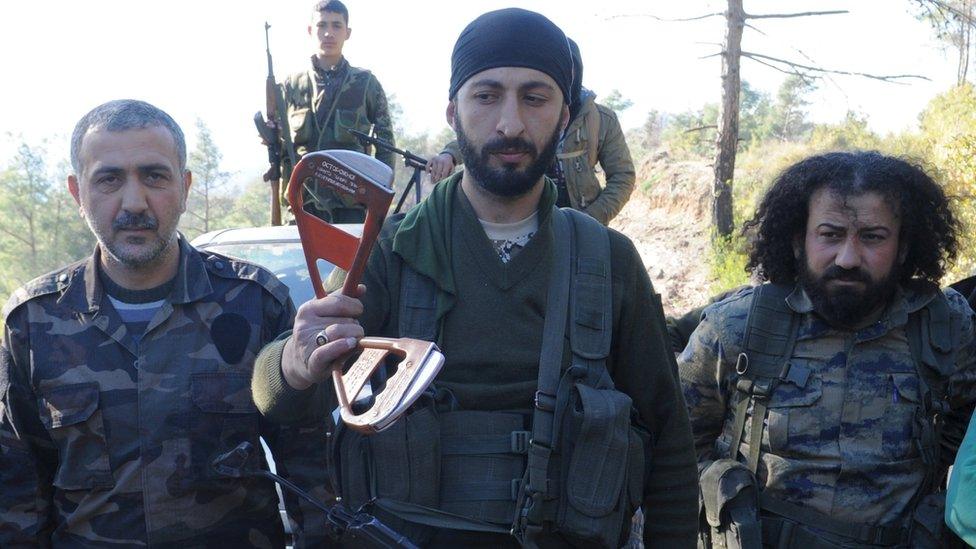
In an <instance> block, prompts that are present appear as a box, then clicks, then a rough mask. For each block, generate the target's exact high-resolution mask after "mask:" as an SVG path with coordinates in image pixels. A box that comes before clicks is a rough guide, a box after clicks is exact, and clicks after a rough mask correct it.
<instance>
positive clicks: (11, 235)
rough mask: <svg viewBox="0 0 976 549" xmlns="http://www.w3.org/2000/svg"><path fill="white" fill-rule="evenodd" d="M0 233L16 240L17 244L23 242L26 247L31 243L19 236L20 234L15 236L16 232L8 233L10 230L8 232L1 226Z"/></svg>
mask: <svg viewBox="0 0 976 549" xmlns="http://www.w3.org/2000/svg"><path fill="white" fill-rule="evenodd" d="M0 232H2V233H4V234H6V235H7V236H9V237H10V238H13V239H14V240H17V241H19V242H23V243H24V244H26V245H28V246H30V245H31V241H30V239H28V238H24V237H23V236H21V235H20V234H17V233H16V232H14V231H10V230H8V229H7V228H6V227H4V226H3V225H0Z"/></svg>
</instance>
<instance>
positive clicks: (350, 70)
mask: <svg viewBox="0 0 976 549" xmlns="http://www.w3.org/2000/svg"><path fill="white" fill-rule="evenodd" d="M340 65H344V67H341V68H340V72H342V73H343V74H344V77H343V81H342V82H341V83H340V84H339V86H338V90H339V91H338V93H337V94H336V97H335V98H333V97H326V94H325V93H323V91H322V90H320V89H318V86H317V84H316V80H315V70H316V68H315V67H314V66H312V67H310V68H309V70H307V71H304V72H299V73H295V74H292V75H291V76H289V77H288V78H287V79H286V80H285V82H284V85H283V88H284V97H285V104H286V105H287V110H288V125H289V127H290V129H291V140H292V143H293V145H294V146H295V152H296V153H298V157H299V158H301V157H302V156H303V155H305V154H306V153H309V152H313V151H321V150H325V149H348V150H352V151H358V152H362V153H367V154H369V152H370V151H369V150H367V149H366V148H365V147H363V145H362V144H361V143H360V142H359V141H358V140H357V139H356V137H355V136H354V135H352V134H350V133H349V132H348V130H350V129H353V130H358V131H361V132H363V133H366V134H369V133H370V130H371V129H372V130H373V131H374V133H375V135H376V137H378V138H380V139H383V140H385V141H388V142H390V143H394V138H393V123H392V122H391V119H390V110H389V107H388V105H387V101H386V93H384V92H383V86H381V85H380V83H379V80H377V79H376V77H375V76H373V73H371V72H370V71H368V70H365V69H360V68H357V67H353V66H350V65H349V62H348V61H346V59H345V58H343V59H342V61H341V62H340ZM374 153H375V156H376V158H377V160H379V161H381V162H383V163H384V164H386V165H387V166H389V167H390V168H391V169H394V170H395V169H396V165H395V163H394V156H393V153H392V152H390V151H386V150H376V151H374ZM282 157H283V158H287V155H282ZM286 193H287V191H286ZM285 196H286V197H287V194H285ZM313 198H315V199H316V202H319V203H320V204H326V203H328V202H330V201H336V200H338V199H337V198H335V197H332V196H326V197H318V196H314V195H313ZM346 206H347V207H348V206H350V205H346ZM323 207H326V208H327V207H328V206H323Z"/></svg>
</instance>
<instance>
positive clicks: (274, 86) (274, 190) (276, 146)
mask: <svg viewBox="0 0 976 549" xmlns="http://www.w3.org/2000/svg"><path fill="white" fill-rule="evenodd" d="M270 28H271V25H269V24H268V22H267V21H265V22H264V47H265V52H267V55H268V78H267V79H266V80H265V84H264V95H265V112H267V115H268V117H267V119H265V118H264V115H262V114H261V111H258V112H256V113H254V125H255V126H257V129H258V135H260V136H261V141H262V142H263V143H264V145H265V146H266V147H268V163H269V164H270V167H269V168H268V171H266V172H264V176H263V179H264V180H265V181H267V182H269V183H271V224H272V225H281V180H282V179H284V180H285V181H288V179H289V178H290V177H291V174H290V173H285V174H282V173H281V149H282V148H284V149H285V150H286V151H288V159H289V160H290V161H291V164H290V166H289V168H288V170H287V171H289V172H290V171H291V169H292V168H294V166H295V164H297V163H298V160H297V159H296V158H295V149H294V147H292V144H291V129H290V128H289V127H288V117H287V116H286V114H287V107H286V106H285V98H284V96H283V95H282V93H281V87H279V86H278V82H277V81H276V80H275V75H274V68H273V66H272V63H271V44H270V42H269V41H268V29H270Z"/></svg>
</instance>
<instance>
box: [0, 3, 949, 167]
mask: <svg viewBox="0 0 976 549" xmlns="http://www.w3.org/2000/svg"><path fill="white" fill-rule="evenodd" d="M345 3H346V5H347V6H348V8H349V11H350V21H349V25H350V27H351V28H352V29H353V32H352V37H351V38H350V40H349V41H348V42H346V46H345V55H346V58H347V59H348V60H349V61H350V63H351V64H353V65H354V66H359V67H364V68H368V69H370V70H372V71H373V73H374V74H375V75H376V76H377V78H378V79H379V81H380V82H381V83H382V85H383V87H384V89H385V90H386V93H387V95H388V96H390V97H394V98H395V101H396V102H397V103H399V105H400V106H401V107H402V109H403V120H402V125H403V126H404V127H405V128H407V130H408V131H409V132H411V133H418V132H421V131H429V132H430V133H432V134H436V133H437V132H439V131H440V130H441V129H443V128H444V127H445V126H446V122H445V118H444V110H445V107H446V106H447V88H448V81H449V78H450V53H451V49H452V47H453V44H454V41H455V40H456V38H457V35H458V34H459V33H460V31H461V29H463V28H464V26H465V25H466V24H467V23H468V22H470V21H471V20H472V19H474V18H475V17H477V16H478V15H479V14H481V13H484V12H485V11H489V10H492V9H498V8H503V7H508V6H511V5H512V4H513V3H512V2H498V1H488V0H464V1H461V2H439V1H427V0H413V1H399V2H395V1H387V0H347V1H346V2H345ZM518 4H519V6H520V7H524V8H526V9H531V10H534V11H538V12H541V13H543V14H545V15H546V16H548V17H549V18H550V19H552V20H553V21H554V22H555V23H556V24H558V25H559V26H560V27H562V28H563V30H564V31H565V32H566V34H567V35H568V36H570V37H572V38H574V39H575V40H576V42H577V43H578V44H579V46H580V50H581V52H582V56H583V66H584V72H583V75H584V76H583V83H584V85H585V86H586V87H588V88H591V89H593V90H594V91H596V93H597V95H598V98H597V100H598V101H599V97H600V96H606V95H607V94H609V93H610V92H611V91H612V90H614V89H616V90H619V91H620V93H621V94H622V95H623V97H624V98H626V99H629V100H630V101H633V106H631V107H630V108H629V109H627V110H626V111H624V112H622V113H621V114H620V118H621V123H622V125H623V127H624V129H628V128H631V127H636V126H640V125H641V124H642V123H643V121H644V120H645V119H646V116H647V113H648V112H649V111H650V110H652V109H654V110H658V111H662V112H681V111H686V110H690V109H698V108H700V107H701V106H702V105H704V104H705V103H707V102H717V101H718V100H719V97H720V92H721V90H720V86H721V81H720V71H721V66H720V60H719V58H718V57H716V56H714V54H715V53H717V52H718V50H719V47H720V43H721V41H722V39H723V36H724V20H723V18H721V17H710V18H706V19H702V20H699V21H689V22H668V21H661V20H660V19H659V18H671V19H674V18H687V17H694V16H699V15H704V14H708V13H715V12H721V11H722V10H723V9H724V2H719V1H707V0H700V1H693V0H687V1H683V2H670V1H665V0H640V1H632V0H601V1H600V2H570V1H566V0H522V1H521V2H519V3H518ZM311 5H312V2H309V1H307V0H277V1H271V0H268V1H261V2H257V1H248V0H239V1H237V2H228V1H225V0H195V1H190V0H168V1H167V2H149V1H146V0H85V1H78V0H72V1H64V0H33V1H31V2H23V1H18V2H4V3H3V4H2V7H0V15H2V20H3V21H4V22H5V23H6V24H5V28H4V31H3V32H0V52H3V53H2V54H0V74H2V75H4V78H3V80H4V84H3V85H2V86H0V99H2V102H0V105H2V107H0V163H5V162H6V161H7V160H8V159H9V158H10V156H11V155H12V154H13V152H14V150H15V148H16V145H17V144H18V143H19V142H20V141H21V140H26V141H27V142H28V143H32V144H36V143H40V142H41V141H42V140H46V142H47V148H48V150H49V152H50V155H51V157H52V159H56V160H60V159H63V158H66V157H67V154H68V136H69V135H70V132H71V129H72V128H73V127H74V124H75V123H76V122H77V120H78V119H79V118H80V117H81V116H82V115H84V114H85V112H87V111H88V110H90V109H91V108H93V107H95V106H96V105H98V104H101V103H103V102H105V101H108V100H111V99H118V98H136V99H142V100H146V101H149V102H150V103H153V104H155V105H157V106H158V107H160V108H162V109H163V110H165V111H167V112H169V113H170V114H171V115H172V116H173V117H174V118H175V119H176V121H177V122H178V123H179V124H180V125H181V126H182V127H183V129H184V131H185V133H186V134H187V137H188V140H189V145H190V147H191V148H192V147H193V142H194V134H195V132H196V130H195V124H196V120H197V119H200V120H203V121H204V122H205V123H206V124H207V126H208V127H209V128H210V130H211V133H212V135H213V138H214V140H215V142H216V144H217V146H218V147H219V148H220V150H221V151H222V153H223V157H224V158H223V164H222V168H223V169H224V170H225V171H228V172H231V173H232V174H233V175H234V179H235V180H237V181H247V180H251V179H254V178H255V177H258V176H259V174H261V173H262V172H263V171H264V169H265V168H266V162H267V154H266V152H265V150H264V149H263V147H262V146H261V144H260V141H259V139H258V137H257V135H256V132H255V130H254V127H253V122H252V117H253V115H254V113H255V112H256V111H258V110H262V109H263V107H264V81H265V76H266V69H267V66H266V58H265V44H264V22H265V21H267V22H268V23H270V24H271V30H270V40H271V52H272V55H273V57H274V69H275V74H276V76H277V77H278V80H279V81H281V80H283V79H284V77H285V76H286V75H287V74H289V73H292V72H296V71H302V70H306V68H307V67H308V63H309V56H310V55H311V53H312V51H313V45H314V44H313V43H312V42H311V41H310V40H309V38H308V35H307V33H306V28H307V25H308V21H309V16H310V14H309V12H310V6H311ZM913 8H914V2H912V1H910V0H848V1H839V0H819V1H814V0H809V1H800V0H778V1H774V0H745V9H746V11H747V12H748V13H753V14H766V13H784V12H803V11H814V10H833V9H843V10H849V11H850V13H849V14H845V15H832V16H820V17H805V18H796V19H779V20H774V19H763V20H753V21H750V24H751V25H753V26H754V27H755V28H747V29H746V30H745V33H744V38H743V49H744V50H746V51H754V52H758V53H763V54H767V55H771V56H773V57H782V58H788V59H791V60H797V61H803V62H810V63H809V64H817V65H820V66H823V67H827V68H832V69H838V70H849V71H861V72H870V73H875V74H904V73H913V74H920V75H924V76H927V77H928V78H930V79H931V80H930V81H923V80H915V81H912V84H911V85H892V84H885V83H881V82H878V81H874V80H868V79H864V78H852V77H840V76H835V77H832V78H830V79H826V80H823V81H821V83H820V85H819V87H818V89H817V91H816V92H814V94H813V95H812V96H811V100H812V105H811V106H810V111H811V117H812V118H813V119H814V120H815V121H818V122H829V121H837V120H840V119H842V118H843V117H844V116H845V114H846V113H847V111H849V110H855V111H859V112H862V113H864V114H866V115H867V116H868V117H869V122H870V125H871V127H872V128H873V129H875V130H876V131H880V132H889V131H900V130H903V129H906V128H912V127H914V125H915V124H916V121H917V117H918V114H919V112H921V110H922V109H923V108H924V107H925V105H926V103H927V102H928V101H929V100H930V99H931V98H932V97H933V96H934V95H936V94H938V93H941V92H943V91H945V90H946V89H948V88H949V87H950V86H951V85H952V84H953V83H954V81H955V65H954V61H953V59H952V54H951V52H948V53H947V52H945V51H944V50H943V48H942V46H941V45H940V44H939V43H937V42H936V41H935V39H934V38H933V33H932V32H931V31H930V29H929V28H928V26H927V24H926V23H923V22H920V21H918V20H916V19H915V17H914V16H913ZM742 78H743V79H744V80H746V81H748V82H749V83H750V84H751V85H752V86H753V87H754V88H758V89H760V90H762V91H765V92H767V93H769V94H770V95H773V96H774V95H775V92H776V89H777V87H778V86H779V84H780V83H781V82H782V80H783V78H785V75H784V74H782V73H780V72H777V71H774V70H772V69H769V68H767V67H764V66H762V65H759V64H756V63H754V62H750V61H748V60H743V65H742ZM8 134H9V135H8ZM10 136H12V137H10ZM52 163H53V162H52ZM0 165H2V164H0Z"/></svg>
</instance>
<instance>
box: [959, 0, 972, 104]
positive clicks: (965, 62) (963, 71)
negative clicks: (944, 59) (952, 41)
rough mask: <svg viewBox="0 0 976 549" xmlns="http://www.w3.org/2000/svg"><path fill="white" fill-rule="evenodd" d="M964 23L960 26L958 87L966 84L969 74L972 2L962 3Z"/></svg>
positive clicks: (967, 0) (966, 0) (968, 0)
mask: <svg viewBox="0 0 976 549" xmlns="http://www.w3.org/2000/svg"><path fill="white" fill-rule="evenodd" d="M961 9H962V12H963V14H964V18H963V21H962V22H960V24H959V65H958V68H957V69H956V85H957V86H961V85H963V84H965V83H966V76H967V74H968V72H969V52H970V48H971V47H972V33H973V26H972V23H971V21H972V17H973V4H972V2H971V1H970V0H965V1H964V2H963V3H962V7H961Z"/></svg>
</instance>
